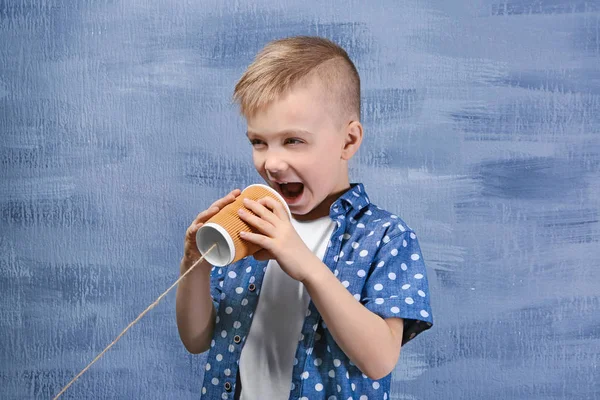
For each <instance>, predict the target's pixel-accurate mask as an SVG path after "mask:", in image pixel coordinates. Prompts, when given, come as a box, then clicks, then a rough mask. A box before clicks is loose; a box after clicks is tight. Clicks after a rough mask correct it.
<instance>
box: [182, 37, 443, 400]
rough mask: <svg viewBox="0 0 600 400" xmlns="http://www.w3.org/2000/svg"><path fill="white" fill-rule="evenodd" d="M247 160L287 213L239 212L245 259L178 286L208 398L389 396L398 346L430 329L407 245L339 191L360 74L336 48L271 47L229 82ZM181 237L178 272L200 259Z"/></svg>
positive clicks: (355, 133) (349, 190) (355, 120)
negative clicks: (248, 253) (250, 251)
mask: <svg viewBox="0 0 600 400" xmlns="http://www.w3.org/2000/svg"><path fill="white" fill-rule="evenodd" d="M234 98H235V99H236V100H237V101H238V102H239V103H240V106H241V112H242V114H243V115H244V117H245V118H246V120H247V124H248V131H247V136H248V139H249V141H250V143H251V145H252V158H253V161H254V165H255V167H256V169H257V171H258V172H259V174H260V175H261V176H262V178H263V179H264V180H265V182H266V183H267V184H269V185H270V186H271V187H273V188H274V189H276V190H277V191H278V192H279V193H280V194H281V195H282V196H283V197H284V199H285V201H286V203H287V204H288V206H289V209H290V211H291V213H292V216H293V218H292V219H291V220H290V219H289V218H288V216H287V214H286V212H285V210H284V207H283V206H282V205H281V204H279V203H278V202H276V201H274V200H272V199H270V198H265V199H261V200H259V201H257V202H255V201H246V202H245V206H246V207H247V208H248V209H249V210H251V211H252V213H248V212H246V213H242V214H240V217H241V218H242V219H243V220H245V221H246V222H247V223H248V224H249V225H251V226H253V227H254V228H256V231H257V232H258V233H250V234H246V235H244V236H243V237H242V238H243V239H244V240H247V241H250V242H253V243H256V244H259V245H260V246H261V247H262V249H263V250H260V251H259V252H258V253H257V254H256V255H255V256H254V257H247V258H245V259H243V260H240V261H239V262H237V263H234V264H232V265H229V266H227V267H224V268H212V272H211V266H210V265H208V264H207V263H204V264H203V265H199V266H198V267H197V268H196V269H195V270H194V271H192V273H190V274H189V275H188V277H187V278H186V279H185V280H184V281H183V282H181V284H180V285H179V287H178V289H177V324H178V328H179V334H180V337H181V340H182V342H183V343H184V345H185V347H186V348H187V349H188V350H189V351H190V352H192V353H200V352H204V351H206V350H208V349H210V352H209V354H208V360H207V364H206V371H205V376H204V385H203V388H202V394H203V396H204V397H203V398H206V399H238V398H239V399H243V400H248V399H268V400H277V399H288V398H289V399H311V400H313V399H349V398H350V399H361V400H363V399H387V398H388V397H389V389H390V379H391V378H390V375H391V374H390V373H391V372H392V370H393V369H394V366H395V365H396V363H397V361H398V357H399V355H400V348H401V346H402V345H403V344H405V343H406V342H408V341H409V340H410V339H412V338H414V337H415V336H416V335H417V334H418V333H420V332H422V331H424V330H426V329H428V328H430V327H431V325H432V317H431V310H430V305H429V292H428V284H427V278H426V273H425V266H424V263H423V260H422V256H421V251H420V248H419V244H418V241H417V238H416V236H415V234H414V232H413V231H411V230H410V228H408V226H407V225H406V224H405V223H404V222H403V221H402V220H401V219H400V218H398V217H397V216H395V215H393V214H391V213H389V212H387V211H384V210H382V209H380V208H379V207H376V206H375V205H373V204H371V203H370V201H369V198H368V196H367V194H366V192H365V188H364V186H363V185H362V184H352V185H351V184H350V183H349V178H348V161H349V160H350V158H351V157H352V156H353V155H354V154H355V153H356V151H357V150H358V148H359V146H360V144H361V141H362V136H363V128H362V125H361V123H360V122H359V116H360V80H359V76H358V73H357V71H356V68H355V66H354V64H353V63H352V61H351V60H350V58H349V57H348V55H347V53H346V52H345V51H344V50H343V49H342V48H340V47H339V46H337V45H336V44H334V43H332V42H330V41H329V40H326V39H322V38H317V37H294V38H288V39H282V40H278V41H274V42H271V43H269V44H268V45H267V46H266V47H265V48H264V49H263V50H262V51H261V52H260V53H259V54H258V55H257V57H256V59H255V61H254V62H253V63H252V64H251V65H250V66H249V67H248V69H247V70H246V72H245V73H244V75H243V76H242V78H241V79H240V81H239V82H238V84H237V86H236V88H235V93H234ZM239 193H240V191H239V190H238V189H236V190H234V191H233V192H231V193H230V194H229V195H227V196H226V197H224V198H222V199H220V200H218V201H217V202H215V203H214V204H213V205H212V206H211V207H210V208H208V209H207V210H206V211H204V212H202V213H200V214H199V215H198V216H197V217H196V219H195V220H194V221H193V222H192V224H191V225H190V227H189V228H188V230H187V232H186V241H185V249H184V250H185V252H184V256H183V259H182V261H181V266H180V270H181V272H182V273H183V272H185V271H186V270H187V269H188V268H189V267H190V266H191V265H193V264H194V262H196V261H197V259H198V258H199V257H200V254H199V253H198V250H197V248H196V243H195V235H196V232H197V230H198V228H199V227H200V226H202V223H203V222H205V221H206V220H208V219H209V218H210V217H212V216H213V215H214V214H216V213H217V212H218V211H219V210H220V209H221V208H222V207H224V206H225V205H227V204H229V203H230V202H232V201H233V200H234V199H235V197H237V196H238V195H239Z"/></svg>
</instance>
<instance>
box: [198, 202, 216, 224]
mask: <svg viewBox="0 0 600 400" xmlns="http://www.w3.org/2000/svg"><path fill="white" fill-rule="evenodd" d="M219 211H220V208H219V207H216V206H210V207H209V208H207V209H206V210H204V211H202V212H201V213H200V214H198V215H197V216H196V218H195V219H194V221H193V222H192V224H198V223H201V222H206V221H207V220H209V219H210V218H212V217H213V216H214V215H216V214H217V213H218V212H219Z"/></svg>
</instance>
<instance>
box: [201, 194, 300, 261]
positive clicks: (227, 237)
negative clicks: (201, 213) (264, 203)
mask: <svg viewBox="0 0 600 400" xmlns="http://www.w3.org/2000/svg"><path fill="white" fill-rule="evenodd" d="M267 196H268V197H272V198H274V199H275V200H277V201H279V202H280V203H281V204H283V206H284V207H285V210H286V211H287V213H288V216H289V217H290V218H291V213H290V209H289V208H288V205H287V204H286V202H285V200H284V199H283V197H281V195H280V194H279V193H277V191H276V190H275V189H273V188H271V187H270V186H267V185H262V184H255V185H250V186H248V187H247V188H245V189H244V190H243V191H242V193H241V194H240V195H239V196H238V197H237V198H236V199H235V201H234V202H233V203H231V204H228V205H227V206H225V207H223V209H222V210H221V211H219V212H218V213H217V214H216V215H215V216H213V217H212V218H211V219H209V220H208V221H206V223H205V224H204V225H202V227H201V228H200V229H198V232H197V233H196V244H197V246H198V251H200V254H202V255H206V257H205V260H206V261H208V263H209V264H212V265H214V266H217V267H222V266H225V265H228V264H231V263H233V262H236V261H239V260H241V259H242V258H244V257H246V256H250V255H252V254H254V253H256V252H257V251H258V250H260V246H257V245H255V244H253V243H250V242H247V241H244V240H242V239H241V238H240V232H241V231H246V232H254V233H258V232H257V231H256V230H255V229H254V228H252V227H250V225H248V224H246V223H245V222H244V221H242V220H241V219H240V217H239V215H238V210H239V209H240V208H243V209H244V210H246V211H248V212H249V213H251V214H253V213H252V211H250V210H248V209H247V208H246V207H244V203H243V201H244V199H245V198H249V199H252V200H259V199H262V198H263V197H267ZM213 244H216V245H217V246H216V247H215V248H214V249H212V251H211V252H210V253H208V254H206V252H207V251H208V250H209V249H210V248H211V247H212V245H213Z"/></svg>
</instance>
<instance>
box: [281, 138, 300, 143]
mask: <svg viewBox="0 0 600 400" xmlns="http://www.w3.org/2000/svg"><path fill="white" fill-rule="evenodd" d="M285 142H286V143H287V144H301V143H302V140H300V139H296V138H291V139H287V140H286V141H285Z"/></svg>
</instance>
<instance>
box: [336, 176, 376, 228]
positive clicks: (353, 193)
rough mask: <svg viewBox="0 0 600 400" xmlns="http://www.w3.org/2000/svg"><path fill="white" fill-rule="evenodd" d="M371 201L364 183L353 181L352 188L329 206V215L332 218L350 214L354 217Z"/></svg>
mask: <svg viewBox="0 0 600 400" xmlns="http://www.w3.org/2000/svg"><path fill="white" fill-rule="evenodd" d="M370 203H371V202H370V201H369V196H367V192H366V191H365V188H364V186H363V184H362V183H352V184H350V188H349V189H348V190H347V191H346V192H345V193H344V194H343V195H341V196H340V197H339V198H338V199H337V200H336V201H334V202H333V204H332V205H331V207H330V208H329V216H330V217H331V219H337V218H338V216H340V215H344V216H348V214H350V215H349V216H350V217H353V216H354V215H356V214H357V213H358V212H359V211H360V210H361V209H363V208H364V207H366V206H367V205H369V204H370Z"/></svg>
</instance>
